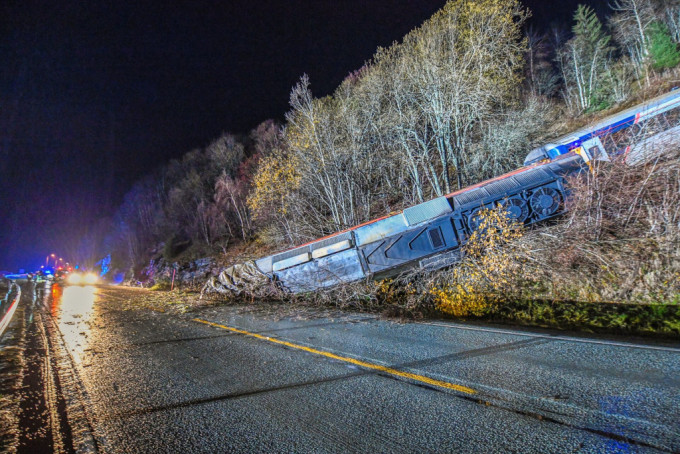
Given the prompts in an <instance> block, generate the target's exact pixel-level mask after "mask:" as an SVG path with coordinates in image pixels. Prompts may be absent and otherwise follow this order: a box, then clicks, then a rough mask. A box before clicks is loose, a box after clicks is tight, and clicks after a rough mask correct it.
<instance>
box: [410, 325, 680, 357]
mask: <svg viewBox="0 0 680 454" xmlns="http://www.w3.org/2000/svg"><path fill="white" fill-rule="evenodd" d="M416 323H418V324H420V325H432V326H441V327H444V328H453V329H464V330H468V331H485V332H489V333H499V334H510V335H513V336H525V337H535V338H540V339H552V340H560V341H565V342H580V343H583V344H599V345H608V346H611V347H626V348H640V349H644V350H658V351H666V352H673V353H680V348H674V347H657V346H654V345H643V344H633V343H628V342H614V341H606V340H596V339H582V338H579V337H569V336H546V335H544V334H532V333H526V332H521V331H509V330H503V329H494V328H481V327H474V326H463V325H458V324H455V323H437V322H416Z"/></svg>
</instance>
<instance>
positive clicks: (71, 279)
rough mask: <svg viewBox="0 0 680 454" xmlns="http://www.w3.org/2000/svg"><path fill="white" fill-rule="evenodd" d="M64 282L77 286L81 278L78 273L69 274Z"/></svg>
mask: <svg viewBox="0 0 680 454" xmlns="http://www.w3.org/2000/svg"><path fill="white" fill-rule="evenodd" d="M66 281H67V282H68V283H69V284H73V285H78V284H80V283H81V282H82V281H83V277H82V276H81V275H80V274H78V273H71V274H69V275H68V278H66Z"/></svg>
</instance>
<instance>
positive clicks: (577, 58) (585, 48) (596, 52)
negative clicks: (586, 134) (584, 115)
mask: <svg viewBox="0 0 680 454" xmlns="http://www.w3.org/2000/svg"><path fill="white" fill-rule="evenodd" d="M574 21H575V24H574V27H573V29H572V30H573V32H574V37H573V38H572V39H570V40H569V41H568V42H567V44H566V45H565V46H564V47H563V48H562V49H560V51H559V52H558V63H559V65H560V68H561V70H562V77H563V79H564V85H565V92H564V97H565V100H566V101H567V103H568V104H570V105H572V106H573V107H575V108H576V109H578V110H580V111H584V110H592V109H600V108H603V107H606V103H607V99H608V96H607V94H606V90H604V88H603V87H602V84H601V79H602V77H601V76H602V74H603V73H604V72H605V70H606V69H605V68H606V66H607V63H608V61H609V58H610V53H611V47H610V45H609V43H610V41H611V37H610V36H609V35H607V34H606V33H605V32H604V30H603V28H602V23H601V22H600V20H599V19H598V18H597V15H596V14H595V11H593V9H592V8H590V7H589V6H586V5H579V6H578V8H577V9H576V13H575V14H574Z"/></svg>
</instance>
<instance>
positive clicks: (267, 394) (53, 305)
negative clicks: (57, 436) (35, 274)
mask: <svg viewBox="0 0 680 454" xmlns="http://www.w3.org/2000/svg"><path fill="white" fill-rule="evenodd" d="M143 292H145V291H144V290H136V289H126V288H114V287H97V288H95V287H66V288H65V289H63V290H62V289H61V288H59V287H54V288H53V289H52V291H51V293H50V295H48V296H49V297H50V298H48V300H49V302H48V303H47V306H46V307H45V308H44V310H43V311H42V314H41V317H42V319H41V320H42V323H43V324H44V326H45V331H46V336H47V337H48V341H49V345H50V351H51V355H52V356H53V358H54V359H53V363H54V364H56V369H57V370H56V372H55V377H56V378H55V381H56V382H58V383H60V386H59V389H60V393H63V396H61V397H60V398H61V401H62V402H63V404H62V406H63V407H64V408H63V409H62V410H63V411H61V412H58V414H62V413H64V414H66V417H65V420H66V422H67V423H68V427H69V431H70V434H69V437H70V438H72V442H71V443H72V444H71V446H72V447H75V448H77V449H80V450H90V451H103V452H428V451H429V452H461V451H462V452H523V453H525V452H678V451H680V345H661V344H649V343H643V344H640V343H635V344H632V343H628V342H624V341H611V340H606V339H588V338H574V337H569V336H565V335H560V334H557V335H555V334H550V333H547V334H546V333H532V332H529V331H515V330H512V329H507V328H506V329H496V328H490V327H482V326H473V325H463V324H456V323H448V322H408V323H399V322H395V321H389V320H384V319H380V318H378V317H375V316H367V315H365V314H363V315H362V314H347V313H331V312H319V311H316V312H312V311H310V310H305V311H303V312H299V311H298V312H294V311H292V310H283V309H282V310H278V309H275V308H274V307H267V308H266V309H258V310H255V309H252V308H247V307H234V306H223V307H212V308H203V309H198V310H195V311H192V312H190V313H186V314H179V315H178V314H169V313H162V312H155V311H151V310H148V309H135V308H134V304H129V303H130V302H134V300H135V299H136V298H139V297H141V296H143ZM59 424H62V425H63V424H64V423H63V422H60V423H59ZM65 449H66V450H67V451H68V450H70V449H71V448H70V447H69V446H66V448H65Z"/></svg>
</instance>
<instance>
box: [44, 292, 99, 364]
mask: <svg viewBox="0 0 680 454" xmlns="http://www.w3.org/2000/svg"><path fill="white" fill-rule="evenodd" d="M97 295H98V291H97V288H96V287H94V286H92V285H88V286H85V287H80V286H75V285H74V286H68V287H63V288H62V287H61V286H59V285H54V286H52V301H51V305H50V311H51V313H52V316H54V317H55V318H56V319H57V320H58V322H57V323H58V326H59V331H61V334H62V336H63V339H64V342H65V343H66V347H67V348H68V350H69V351H70V352H71V356H72V357H73V360H74V361H76V362H77V363H80V362H81V356H82V353H83V351H84V350H85V348H86V347H87V343H88V338H87V336H88V332H89V329H90V326H89V320H90V317H91V316H92V314H93V311H94V302H95V301H96V298H97Z"/></svg>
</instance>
